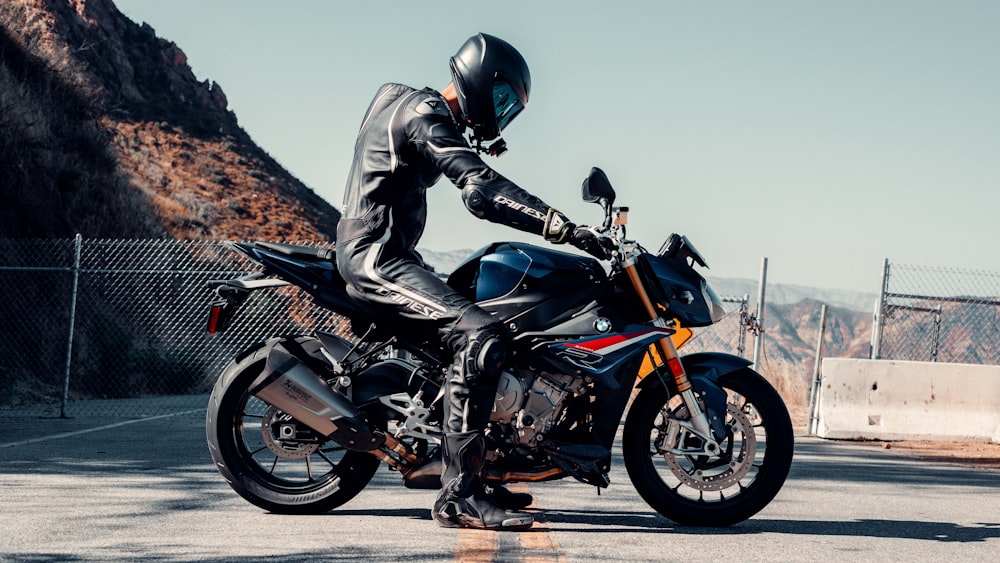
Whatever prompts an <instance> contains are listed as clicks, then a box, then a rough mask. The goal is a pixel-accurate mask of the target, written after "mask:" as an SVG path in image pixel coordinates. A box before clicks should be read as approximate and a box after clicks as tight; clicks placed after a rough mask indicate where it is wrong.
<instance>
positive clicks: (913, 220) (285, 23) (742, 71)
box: [116, 0, 1000, 292]
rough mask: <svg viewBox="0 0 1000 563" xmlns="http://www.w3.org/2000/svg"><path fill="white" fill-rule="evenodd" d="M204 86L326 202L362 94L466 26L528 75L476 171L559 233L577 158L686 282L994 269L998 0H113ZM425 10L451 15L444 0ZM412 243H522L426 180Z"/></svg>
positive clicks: (440, 81)
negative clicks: (899, 268) (684, 260)
mask: <svg viewBox="0 0 1000 563" xmlns="http://www.w3.org/2000/svg"><path fill="white" fill-rule="evenodd" d="M116 4H117V5H118V7H119V9H121V10H122V11H123V12H124V13H125V14H126V15H127V16H129V17H130V18H131V19H133V20H134V21H136V22H138V23H141V22H143V21H145V22H147V23H149V24H150V25H151V26H153V27H154V28H155V29H156V31H157V34H158V35H159V36H161V37H165V38H167V39H169V40H172V41H174V42H176V43H177V44H178V46H180V47H181V49H182V50H183V51H184V52H185V53H186V54H187V55H188V62H189V64H190V65H191V67H192V68H193V70H194V72H195V74H196V75H197V77H198V78H199V79H202V80H204V79H209V80H214V81H216V82H218V83H219V84H220V85H221V86H222V88H223V90H224V91H225V93H226V94H227V96H228V98H229V103H230V108H231V109H232V110H233V111H235V112H236V115H237V116H238V118H239V121H240V123H241V124H242V126H243V127H244V128H245V129H246V130H247V131H248V132H249V133H250V135H251V136H252V137H253V138H254V140H255V141H256V142H257V143H258V144H259V145H261V146H262V147H263V148H264V149H265V150H267V151H268V152H269V153H270V154H271V155H273V156H274V157H275V158H277V160H278V161H280V162H281V163H282V164H283V165H284V166H285V167H286V168H287V169H289V170H290V171H291V172H292V173H293V174H295V175H296V176H298V177H299V178H300V179H302V180H303V181H304V182H305V183H306V184H308V185H309V186H310V187H312V188H313V189H314V190H315V191H316V192H317V193H318V194H320V195H321V196H322V197H324V198H325V199H327V200H328V201H329V202H331V203H332V204H333V205H334V206H336V207H338V208H339V207H340V202H341V199H342V196H343V186H344V182H345V179H346V177H347V173H348V169H349V166H350V162H351V155H352V150H353V144H354V137H355V134H356V132H357V128H358V126H359V125H360V122H361V118H362V115H363V113H364V111H365V109H366V108H367V106H368V103H369V101H370V100H371V97H372V95H373V94H374V92H375V90H376V89H377V88H378V87H379V85H381V84H382V83H385V82H402V83H406V84H409V85H412V86H416V87H423V86H432V87H436V88H442V87H444V86H445V85H446V84H447V83H448V81H449V80H450V77H449V73H448V57H450V56H451V55H452V54H454V52H455V51H456V50H457V48H458V47H459V45H461V43H462V42H463V41H464V40H465V39H466V38H467V37H468V36H470V35H473V34H474V33H476V32H479V31H483V32H486V33H492V34H494V35H498V36H500V37H503V38H505V39H506V40H508V41H509V42H511V43H513V44H514V45H515V46H517V47H518V49H519V50H520V51H521V52H522V54H523V55H524V56H525V58H526V59H527V60H528V62H529V65H530V66H531V71H532V84H533V90H532V97H531V101H530V103H529V105H528V109H527V110H526V111H525V112H524V113H523V114H522V115H521V116H520V117H519V118H518V120H517V121H516V122H515V123H514V124H513V125H512V126H511V127H510V128H509V129H508V132H507V134H506V135H505V138H506V139H507V142H508V144H509V146H510V152H508V153H507V154H506V155H504V156H503V157H502V158H500V159H489V162H491V164H493V165H494V166H495V168H496V169H497V170H498V171H499V172H501V173H502V174H504V175H506V176H507V177H509V178H511V179H512V180H514V181H515V182H517V183H518V184H520V185H521V186H522V187H524V188H526V189H528V190H529V191H531V192H533V193H535V194H536V195H538V196H540V197H541V198H542V199H544V200H545V201H546V202H548V203H549V204H551V205H553V206H555V207H557V208H559V209H561V210H562V211H564V212H565V213H566V214H567V215H569V216H570V217H571V218H572V219H573V220H575V221H577V222H579V223H590V222H595V221H598V220H599V219H600V217H601V216H600V212H599V210H598V208H597V207H596V206H592V205H586V204H583V203H582V202H581V201H580V199H579V186H580V182H581V181H582V180H583V178H584V176H585V175H586V174H587V172H588V171H589V169H590V167H591V166H600V167H602V168H604V170H605V171H606V172H607V173H608V176H609V177H610V178H611V181H612V183H613V184H614V186H615V187H616V189H617V191H618V196H619V203H620V204H622V205H629V206H630V207H631V209H632V212H631V214H630V220H631V228H630V234H631V235H633V236H634V237H635V238H637V239H638V240H640V241H641V242H643V243H644V244H645V245H646V246H647V247H650V248H651V249H653V250H655V249H656V248H658V247H659V244H660V242H661V241H662V240H663V238H664V237H665V236H666V235H667V234H669V233H670V232H680V233H684V234H687V235H688V236H689V237H690V238H691V239H692V240H693V241H694V242H695V244H696V245H697V246H698V248H699V249H700V250H701V251H702V253H703V254H705V255H706V257H707V259H708V262H709V264H710V265H711V266H712V269H711V271H710V272H709V273H710V274H712V275H714V276H719V277H742V278H750V279H756V278H757V276H758V273H759V270H760V263H761V258H762V257H767V258H768V281H769V282H772V283H789V284H800V285H810V286H816V287H822V288H833V289H856V290H862V291H870V292H876V291H877V290H878V286H879V282H880V276H881V266H882V259H883V258H886V257H888V258H889V259H890V260H891V261H893V262H896V263H901V264H915V265H926V266H941V267H948V268H961V269H973V270H987V271H1000V225H998V212H1000V2H995V1H987V0H982V1H948V0H940V1H923V0H891V1H888V0H886V1H871V0H838V1H829V2H818V1H808V0H787V1H770V2H749V1H747V2H711V3H708V2H690V1H648V2H629V1H627V0H621V1H617V2H609V1H606V0H605V1H592V2H588V1H573V2H570V1H547V2H541V1H530V0H508V1H506V2H500V3H497V2H456V3H450V4H445V3H435V2H427V3H414V2H401V1H389V0H379V1H377V2H360V1H352V2H336V1H322V0H311V1H306V0H298V1H294V2H290V1H289V2H275V1H273V0H172V1H170V2H164V1H161V0H116ZM446 6H451V7H450V8H446ZM429 194H430V195H429V199H430V205H431V223H430V224H429V225H428V228H427V230H426V232H425V235H424V238H423V240H422V244H421V246H423V247H425V248H430V249H434V250H456V249H463V248H478V247H479V246H481V245H483V244H485V243H487V242H489V241H492V240H501V239H519V240H527V241H532V242H539V241H538V240H537V239H534V238H531V237H530V236H524V235H520V234H519V233H517V232H516V231H513V230H511V229H507V228H505V227H502V226H500V225H495V224H492V223H488V222H485V221H481V220H478V219H476V218H474V217H473V216H471V215H470V214H468V212H466V211H465V209H464V207H462V204H461V198H460V196H459V192H458V191H457V190H456V189H455V188H454V187H453V186H451V184H449V183H447V182H443V183H441V184H439V185H438V186H437V187H435V188H434V189H433V190H430V192H429Z"/></svg>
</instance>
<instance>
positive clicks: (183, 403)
mask: <svg viewBox="0 0 1000 563" xmlns="http://www.w3.org/2000/svg"><path fill="white" fill-rule="evenodd" d="M255 270H257V267H256V266H255V265H254V264H252V263H251V262H249V261H248V260H246V259H245V258H244V257H243V256H242V255H241V254H239V253H238V252H235V251H234V250H232V249H230V248H229V247H228V246H227V245H226V244H225V243H223V242H218V241H213V242H184V241H173V240H82V239H80V238H79V237H77V239H75V240H72V239H71V240H0V292H2V295H3V298H2V299H0V416H16V415H21V414H24V415H42V416H70V417H72V416H77V415H85V414H86V415H99V416H120V417H134V416H151V415H157V414H163V413H169V412H176V411H178V410H183V409H195V408H203V407H204V406H205V402H206V400H207V396H206V394H207V393H208V392H209V391H210V390H211V387H212V385H213V383H214V379H215V378H216V377H217V376H218V374H219V373H220V372H221V370H222V369H223V368H224V367H225V364H226V363H227V362H228V361H229V359H230V358H232V357H233V356H235V355H236V354H237V353H238V352H239V351H241V350H243V349H245V348H247V347H248V346H250V345H252V344H254V343H256V342H260V341H262V340H264V339H266V338H268V337H271V336H275V335H281V334H295V333H309V332H312V331H314V330H317V329H322V330H330V331H335V332H343V331H344V330H345V328H346V325H345V324H344V323H345V321H344V320H343V319H342V318H340V317H338V316H337V315H334V314H332V313H331V312H329V311H327V310H325V309H322V308H320V307H318V306H317V305H315V303H314V302H313V301H312V298H311V297H310V296H309V295H308V294H307V293H306V292H304V291H300V290H298V289H297V288H294V287H288V288H279V289H275V290H269V291H256V292H253V293H252V294H251V296H250V299H249V300H248V301H247V302H246V303H245V304H244V305H243V306H241V307H240V308H239V310H238V312H237V313H236V316H235V318H234V319H233V321H232V324H231V327H232V328H231V329H230V330H228V331H227V332H225V333H222V334H219V335H215V336H211V337H207V336H206V335H205V327H206V321H207V315H208V305H209V303H210V302H211V301H212V299H213V295H214V294H213V292H212V290H211V289H209V287H208V285H207V282H208V281H209V280H212V279H225V278H232V277H236V276H239V275H243V274H244V273H247V272H251V271H255ZM729 305H731V306H732V308H731V310H730V314H729V315H728V316H727V317H726V319H724V320H723V321H722V322H720V323H718V324H716V325H714V326H712V327H710V328H707V329H696V337H695V338H694V339H693V340H692V341H691V342H690V343H689V344H688V345H687V346H685V347H684V349H683V350H682V352H684V353H688V352H694V351H698V350H709V349H711V350H727V351H733V352H735V353H740V354H741V355H742V352H743V347H744V345H745V341H744V336H745V333H746V331H745V325H744V324H743V322H744V321H745V320H746V314H745V313H746V298H745V297H744V298H743V299H742V300H741V299H734V300H730V302H729ZM741 312H742V313H743V314H742V315H741Z"/></svg>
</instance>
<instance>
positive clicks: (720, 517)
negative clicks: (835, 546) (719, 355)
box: [622, 368, 794, 526]
mask: <svg viewBox="0 0 1000 563" xmlns="http://www.w3.org/2000/svg"><path fill="white" fill-rule="evenodd" d="M719 386H720V387H722V389H723V390H724V391H725V393H726V395H727V396H728V399H729V400H728V404H727V408H726V417H725V426H726V437H725V439H724V440H722V443H721V444H720V452H719V455H713V456H708V455H693V454H690V453H685V450H687V451H689V452H690V451H692V450H696V449H697V448H698V446H700V445H701V440H700V439H699V438H697V437H696V436H695V435H694V434H692V433H690V432H688V431H687V430H685V427H684V424H683V423H684V422H685V421H687V420H688V419H689V418H690V417H689V415H688V412H687V408H686V407H685V406H684V404H683V402H682V401H681V400H680V398H679V397H678V396H676V395H675V396H672V397H671V396H668V394H667V391H666V389H665V388H664V387H663V386H662V385H656V386H653V387H647V388H645V389H643V390H642V391H641V392H640V393H639V396H638V397H636V399H635V401H634V402H633V403H632V406H631V408H630V409H629V414H628V417H627V418H626V420H625V429H624V435H623V444H622V446H623V454H624V457H625V467H626V469H627V470H628V474H629V478H630V479H631V480H632V483H633V484H634V485H635V488H636V490H637V491H638V492H639V495H640V496H642V498H643V500H645V501H646V502H647V503H649V505H650V506H652V507H653V508H654V509H656V511H657V512H659V513H660V514H662V515H664V516H666V517H667V518H670V519H671V520H673V521H675V522H677V523H679V524H685V525H690V526H729V525H731V524H735V523H737V522H742V521H743V520H746V519H747V518H750V517H751V516H753V515H754V514H756V513H757V512H759V511H760V510H761V509H763V508H764V507H765V506H767V504H768V503H769V502H771V500H772V499H773V498H774V496H775V495H776V494H778V491H779V490H780V489H781V486H782V484H783V483H784V482H785V477H786V476H787V475H788V471H789V468H790V467H791V462H792V449H793V440H794V437H793V432H792V423H791V420H790V418H789V416H788V410H787V409H786V408H785V405H784V403H783V402H782V400H781V397H780V396H779V395H778V393H777V392H776V391H775V390H774V388H773V387H772V386H771V384H770V383H768V382H767V380H765V379H764V378H763V377H761V376H760V375H759V374H757V373H756V372H755V371H753V370H751V369H749V368H744V369H741V370H737V371H735V372H732V373H728V374H726V375H724V376H722V377H720V378H719Z"/></svg>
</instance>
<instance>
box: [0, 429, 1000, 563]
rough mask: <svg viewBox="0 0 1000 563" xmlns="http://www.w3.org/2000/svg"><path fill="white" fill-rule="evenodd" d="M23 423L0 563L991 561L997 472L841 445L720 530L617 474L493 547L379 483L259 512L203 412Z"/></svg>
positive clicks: (801, 448) (541, 489)
mask: <svg viewBox="0 0 1000 563" xmlns="http://www.w3.org/2000/svg"><path fill="white" fill-rule="evenodd" d="M35 423H36V425H35V426H33V427H32V429H33V431H32V432H31V433H29V434H25V433H19V432H17V431H16V428H17V425H16V424H12V425H8V426H11V427H12V428H13V429H14V431H12V432H9V433H8V434H7V435H6V436H5V438H4V439H0V561H91V560H102V561H109V560H116V561H121V560H141V561H258V560H262V559H264V558H273V559H275V560H281V561H357V560H378V561H450V560H461V561H593V560H607V561H682V560H688V561H704V560H707V559H715V560H741V561H828V560H835V559H836V560H849V561H889V560H900V561H931V560H939V561H940V560H945V561H996V560H998V559H1000V472H990V471H983V470H975V469H970V468H964V467H958V466H943V465H931V464H929V463H926V462H921V461H919V460H916V459H914V458H911V457H908V456H905V455H902V454H899V453H897V452H895V451H893V450H888V451H887V450H881V449H877V448H872V447H867V446H861V445H856V444H850V443H842V442H829V441H823V440H818V439H813V438H804V437H799V438H798V442H797V445H796V456H795V461H794V463H793V466H792V473H791V475H790V477H789V480H788V481H787V483H786V485H785V488H784V489H783V490H782V492H781V493H780V494H779V495H778V497H777V498H776V499H775V501H774V502H772V503H771V505H770V506H769V507H767V508H766V509H765V510H764V511H762V512H761V513H760V514H758V515H757V516H756V517H754V518H753V519H751V520H749V521H747V522H744V523H742V524H739V525H736V526H733V527H731V528H725V529H706V528H685V527H678V526H676V525H674V524H672V523H671V522H670V521H669V520H667V519H665V518H663V517H660V516H658V515H656V514H655V513H654V512H652V510H651V509H649V508H648V507H647V506H646V505H645V504H644V503H643V502H642V500H641V499H640V498H639V497H638V495H637V494H636V492H635V490H634V489H633V488H632V486H631V484H630V483H629V482H628V476H627V475H626V473H625V469H624V467H623V466H622V464H621V458H620V457H618V458H617V459H616V463H615V466H614V468H613V470H612V480H613V483H612V485H611V488H610V489H607V490H605V491H604V492H603V493H602V494H601V495H600V496H598V495H597V493H596V489H594V488H593V487H589V486H586V485H583V484H581V483H577V482H575V481H560V482H554V483H548V484H535V485H531V486H530V487H524V488H523V489H522V490H528V491H529V492H531V493H532V494H534V495H535V499H536V500H535V504H534V505H533V506H532V509H531V510H533V511H534V512H535V516H536V518H537V519H538V520H539V522H538V523H536V525H535V527H534V528H533V529H532V530H531V531H527V532H507V533H495V532H478V531H469V530H453V529H442V528H439V527H438V526H437V525H436V524H434V522H433V521H432V520H431V519H430V514H429V510H428V508H429V506H430V504H431V502H432V501H433V498H434V493H433V492H432V491H411V490H408V489H405V488H403V487H402V486H401V485H399V482H398V476H397V475H396V474H394V473H391V472H389V471H386V470H380V471H379V473H378V474H377V475H376V478H375V480H374V481H373V485H372V486H371V487H370V488H369V489H368V490H366V491H364V492H363V493H361V494H360V495H359V496H358V497H357V498H356V499H354V500H353V501H351V502H350V503H348V504H347V505H345V506H344V507H342V509H341V510H338V511H335V512H332V513H329V514H324V515H319V516H282V515H274V514H268V513H266V512H263V511H261V510H259V509H258V508H256V507H254V506H252V505H250V504H248V503H246V502H245V501H243V500H242V499H241V498H240V497H238V496H237V495H236V494H235V493H233V492H232V490H230V489H229V486H228V485H227V484H226V482H225V481H224V480H223V479H222V477H221V476H220V475H219V474H218V473H217V472H216V471H215V469H214V467H213V465H212V461H211V458H210V457H209V455H208V451H207V449H206V447H205V439H204V430H203V420H202V418H201V414H200V413H189V414H185V415H179V416H167V417H161V418H156V419H152V420H143V421H138V422H129V423H126V424H121V425H118V426H114V427H111V428H106V429H103V430H96V431H88V430H89V429H90V428H94V427H98V426H100V425H101V424H103V423H102V422H101V421H97V420H94V421H90V422H88V421H83V420H79V419H77V420H72V421H61V420H39V421H35ZM9 429H10V428H9ZM40 429H41V430H43V431H39V430H40ZM61 433H62V434H67V433H68V434H69V435H64V436H62V437H58V435H59V434H61ZM19 434H20V435H21V436H26V435H30V436H31V437H30V438H27V439H25V438H23V437H22V438H19ZM53 436H56V437H53ZM19 440H20V441H19Z"/></svg>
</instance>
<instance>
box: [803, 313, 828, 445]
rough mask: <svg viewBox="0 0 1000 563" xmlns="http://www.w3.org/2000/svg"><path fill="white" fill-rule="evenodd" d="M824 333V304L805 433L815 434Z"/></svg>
mask: <svg viewBox="0 0 1000 563" xmlns="http://www.w3.org/2000/svg"><path fill="white" fill-rule="evenodd" d="M825 333H826V304H825V303H824V304H823V307H822V308H820V310H819V338H817V339H816V361H815V362H813V381H812V389H810V390H809V423H808V424H807V425H806V434H808V435H810V436H813V435H815V434H816V428H815V427H816V420H817V417H816V399H817V396H818V393H819V389H820V377H819V366H820V362H821V361H822V356H823V335H824V334H825Z"/></svg>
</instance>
